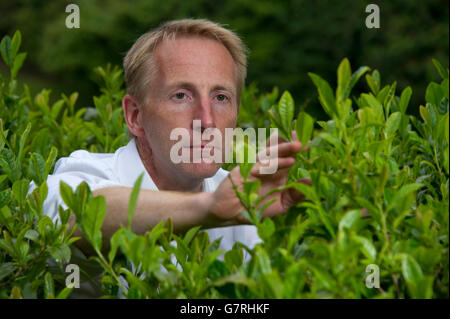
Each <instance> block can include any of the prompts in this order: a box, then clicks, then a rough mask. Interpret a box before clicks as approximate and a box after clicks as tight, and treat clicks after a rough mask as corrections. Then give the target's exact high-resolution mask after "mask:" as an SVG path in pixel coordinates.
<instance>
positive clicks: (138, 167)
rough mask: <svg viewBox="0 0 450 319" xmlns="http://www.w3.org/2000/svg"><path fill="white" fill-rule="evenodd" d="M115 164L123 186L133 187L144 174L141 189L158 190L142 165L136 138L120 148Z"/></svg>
mask: <svg viewBox="0 0 450 319" xmlns="http://www.w3.org/2000/svg"><path fill="white" fill-rule="evenodd" d="M115 164H116V167H115V171H116V172H117V175H118V177H119V181H120V182H121V183H122V184H124V185H127V186H130V187H133V185H134V183H135V182H136V180H137V179H138V177H139V175H141V174H142V173H144V177H143V179H142V184H141V188H143V189H152V190H158V187H157V186H156V184H155V183H154V182H153V180H152V179H151V177H150V175H149V174H148V172H147V170H146V169H145V167H144V164H143V163H142V160H141V157H140V156H139V152H138V150H137V148H136V141H135V139H134V138H133V139H132V140H131V141H130V142H128V144H127V145H126V146H124V147H122V148H120V152H117V160H116V163H115Z"/></svg>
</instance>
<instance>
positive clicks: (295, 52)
mask: <svg viewBox="0 0 450 319" xmlns="http://www.w3.org/2000/svg"><path fill="white" fill-rule="evenodd" d="M69 3H76V4H78V5H79V7H80V16H81V28H80V29H67V28H66V27H65V19H66V16H67V15H68V14H67V13H65V7H66V5H68V4H69ZM369 3H376V4H378V5H379V7H380V11H381V28H380V29H367V28H366V26H365V19H366V16H367V15H368V13H366V12H365V8H366V6H367V5H368V4H369ZM186 17H191V18H209V19H211V20H214V21H217V22H220V23H223V24H226V25H228V26H229V27H230V28H231V29H233V30H234V31H236V32H237V33H238V34H239V35H241V36H242V38H243V39H244V41H245V42H246V44H247V45H248V46H249V48H250V50H251V54H250V57H249V68H248V78H247V84H249V83H251V82H252V81H256V82H257V84H258V87H259V88H260V89H261V90H262V91H269V90H271V89H272V87H273V86H278V88H279V89H280V91H283V90H289V91H291V93H292V95H293V96H294V98H295V101H296V104H297V105H303V106H307V111H308V112H309V113H311V114H313V115H315V116H316V117H319V118H321V117H322V118H324V115H323V114H322V113H321V110H320V107H319V106H318V104H317V102H316V92H315V89H314V87H313V85H312V83H311V81H310V79H309V77H308V76H307V72H314V73H317V74H320V75H321V76H322V77H324V78H325V79H327V80H329V81H330V82H331V83H334V82H335V70H336V68H337V66H338V63H339V62H340V61H341V60H342V58H344V57H348V58H349V60H350V62H351V64H352V66H353V69H355V68H356V67H358V66H361V65H368V66H370V67H371V68H376V69H378V70H379V71H380V73H381V75H382V82H383V83H384V84H386V83H390V82H392V81H394V80H397V81H398V83H397V84H398V88H399V89H403V88H405V87H406V86H408V85H410V86H412V88H413V97H412V105H411V108H410V109H409V111H410V112H412V113H417V110H418V107H419V104H420V103H422V104H423V99H424V98H423V97H424V93H425V88H426V83H427V82H429V81H430V80H437V79H438V74H437V73H436V72H435V71H434V68H433V65H432V62H431V58H433V57H434V58H437V59H438V60H440V61H441V63H443V64H444V66H446V67H448V52H449V40H448V36H449V2H448V1H447V0H430V1H411V0H393V1H328V0H320V1H310V0H309V1H306V0H278V1H273V0H234V1H211V0H189V1H174V0H135V1H113V0H106V1H99V0H79V1H38V0H35V1H32V0H28V1H25V0H20V1H2V2H0V34H1V35H2V36H3V35H5V34H9V35H12V34H13V32H14V31H15V30H17V29H20V30H21V32H22V35H23V47H22V49H23V51H26V52H28V57H27V60H26V62H25V65H24V68H23V70H22V71H21V79H23V80H25V81H26V82H27V83H29V84H30V86H31V88H32V90H33V91H34V92H36V91H37V90H40V89H41V88H44V87H47V88H50V89H52V90H53V92H55V94H56V96H55V98H56V97H58V96H59V95H60V93H62V92H64V93H66V94H67V93H70V92H73V91H78V92H79V93H80V100H79V103H78V106H88V105H91V104H92V98H91V96H92V95H93V94H96V93H97V86H96V85H95V82H94V81H93V80H95V79H94V78H93V72H92V69H93V67H95V66H98V65H105V64H106V63H107V62H111V63H112V64H119V65H120V64H121V61H122V58H123V56H124V54H125V52H126V51H127V50H128V49H129V48H130V46H131V45H132V44H133V41H134V40H135V39H136V38H137V37H138V36H139V35H141V34H142V33H144V32H146V31H147V30H149V29H151V28H154V27H156V26H158V25H159V24H160V23H162V22H164V21H167V20H171V19H178V18H186ZM0 70H3V71H4V70H5V68H4V65H1V66H0ZM360 85H363V84H360ZM357 89H358V88H357Z"/></svg>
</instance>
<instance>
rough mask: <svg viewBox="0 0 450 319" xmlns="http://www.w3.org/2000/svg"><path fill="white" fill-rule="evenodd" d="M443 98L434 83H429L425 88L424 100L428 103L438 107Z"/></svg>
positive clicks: (442, 94) (439, 89)
mask: <svg viewBox="0 0 450 319" xmlns="http://www.w3.org/2000/svg"><path fill="white" fill-rule="evenodd" d="M443 97H444V91H443V90H442V88H441V86H440V85H439V84H437V83H435V82H431V83H430V84H428V86H427V90H426V92H425V100H426V101H427V102H428V103H431V104H433V105H436V106H438V105H439V103H440V102H441V100H442V98H443Z"/></svg>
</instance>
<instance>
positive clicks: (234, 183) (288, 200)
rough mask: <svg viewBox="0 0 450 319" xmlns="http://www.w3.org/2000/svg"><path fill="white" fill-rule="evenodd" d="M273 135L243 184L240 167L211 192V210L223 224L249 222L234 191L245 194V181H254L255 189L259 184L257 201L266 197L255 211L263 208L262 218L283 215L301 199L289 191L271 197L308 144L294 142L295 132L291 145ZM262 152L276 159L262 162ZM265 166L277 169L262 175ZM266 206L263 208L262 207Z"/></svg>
mask: <svg viewBox="0 0 450 319" xmlns="http://www.w3.org/2000/svg"><path fill="white" fill-rule="evenodd" d="M275 134H276V135H272V136H271V137H270V138H269V140H268V144H267V146H266V149H264V150H262V151H261V152H260V153H259V154H258V160H257V162H256V163H255V165H253V167H252V169H251V171H250V173H249V176H248V178H247V180H246V181H244V178H243V177H242V175H241V171H240V168H239V167H235V168H234V169H233V170H232V171H231V172H230V175H229V176H228V178H227V179H225V180H224V181H223V182H222V183H221V184H220V186H219V187H218V188H217V190H216V191H215V192H214V193H213V199H212V201H211V210H210V211H211V212H212V213H213V214H214V215H215V217H217V218H219V219H220V220H222V221H223V223H224V224H225V225H234V224H241V223H248V220H247V219H246V218H245V217H244V216H242V214H241V211H244V210H246V209H245V208H244V207H243V204H244V206H245V205H246V204H245V203H243V202H242V201H241V200H240V199H239V197H238V196H237V195H236V192H235V189H236V188H237V190H238V191H239V192H244V182H246V183H249V182H250V183H251V182H256V183H254V184H253V186H254V187H255V186H256V187H257V185H258V184H259V190H257V193H259V197H260V198H263V197H265V198H264V200H263V201H261V202H260V203H258V209H264V211H263V215H262V216H263V217H274V216H276V215H278V214H284V213H286V212H287V210H288V209H289V207H291V206H292V205H294V204H296V203H298V202H300V201H301V200H303V199H304V195H303V194H301V193H300V192H299V191H297V190H295V189H292V188H289V189H283V190H280V191H276V192H273V193H272V194H270V192H271V191H272V190H274V189H276V188H279V187H283V186H285V185H286V181H287V177H288V173H289V170H290V168H291V167H292V166H293V165H294V164H295V162H296V159H295V155H296V154H297V153H298V152H300V151H302V152H305V151H307V150H308V147H309V144H308V145H307V146H305V147H304V146H303V145H302V143H301V142H299V141H298V140H297V136H296V133H295V131H293V132H292V137H293V141H291V142H287V141H286V140H285V139H283V138H282V137H280V136H279V135H278V134H277V133H275ZM269 141H271V144H269ZM275 148H277V152H274V149H275ZM262 152H266V154H276V157H273V158H270V161H266V162H264V161H261V158H262V156H261V154H262ZM268 165H269V166H270V165H275V166H276V169H275V170H273V171H274V172H273V173H272V174H264V173H262V172H263V170H262V169H261V168H264V167H265V168H267V167H268ZM298 182H300V183H305V184H309V185H310V184H311V182H310V180H309V179H301V180H299V181H298ZM266 204H267V205H266ZM265 205H266V207H264V206H265Z"/></svg>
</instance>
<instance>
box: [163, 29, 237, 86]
mask: <svg viewBox="0 0 450 319" xmlns="http://www.w3.org/2000/svg"><path fill="white" fill-rule="evenodd" d="M154 58H155V62H156V66H157V70H156V71H157V76H158V79H157V80H160V81H166V82H172V81H180V80H183V81H189V82H193V84H195V82H198V83H199V84H201V83H200V82H205V81H208V83H209V84H210V85H228V86H233V87H236V67H235V63H234V60H233V58H232V56H231V54H230V52H229V51H228V50H227V49H226V47H225V46H224V45H223V44H221V43H220V42H218V41H215V40H213V39H207V38H202V37H180V38H176V39H170V40H164V41H163V42H161V43H160V44H159V45H158V46H157V47H156V49H155V52H154ZM203 84H204V83H203Z"/></svg>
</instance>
